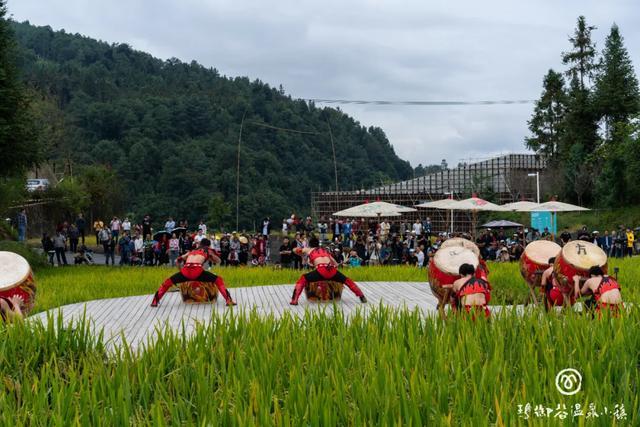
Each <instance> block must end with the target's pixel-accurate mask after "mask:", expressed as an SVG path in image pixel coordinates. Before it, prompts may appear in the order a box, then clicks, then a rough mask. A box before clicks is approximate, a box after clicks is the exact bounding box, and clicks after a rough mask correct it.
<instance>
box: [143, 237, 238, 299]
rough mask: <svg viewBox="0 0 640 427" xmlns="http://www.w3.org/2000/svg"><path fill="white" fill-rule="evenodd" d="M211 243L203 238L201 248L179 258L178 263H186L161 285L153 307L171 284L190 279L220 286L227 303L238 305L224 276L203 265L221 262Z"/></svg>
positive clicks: (219, 289)
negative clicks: (211, 247)
mask: <svg viewBox="0 0 640 427" xmlns="http://www.w3.org/2000/svg"><path fill="white" fill-rule="evenodd" d="M210 244H211V242H210V241H209V239H202V240H201V241H200V248H199V249H196V250H194V251H190V252H187V253H186V254H184V255H182V256H181V257H179V258H178V259H177V262H178V264H180V263H182V262H184V265H183V266H182V268H181V269H180V271H179V272H178V273H176V274H174V275H173V276H171V277H169V278H168V279H167V280H165V281H164V282H163V283H162V285H160V288H159V289H158V291H157V292H156V294H155V295H154V297H153V302H152V303H151V307H157V306H158V303H159V302H160V300H161V299H162V297H163V296H164V294H165V293H166V292H167V291H168V290H169V288H170V287H171V286H173V285H177V284H178V283H183V282H189V281H197V282H211V283H214V284H215V285H216V287H217V288H218V291H220V294H221V295H222V296H223V297H224V299H225V301H226V302H227V305H228V306H229V305H236V303H235V302H234V301H233V300H232V299H231V294H230V293H229V291H228V290H227V288H226V287H225V286H224V281H223V280H222V277H219V276H216V275H215V274H213V273H211V272H209V271H206V270H205V269H204V268H203V267H202V266H203V265H204V263H205V262H207V261H209V262H211V263H212V264H220V258H218V257H217V256H216V255H215V254H214V253H213V250H212V249H210V248H209V245H210Z"/></svg>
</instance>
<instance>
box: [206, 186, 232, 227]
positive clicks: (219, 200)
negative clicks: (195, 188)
mask: <svg viewBox="0 0 640 427" xmlns="http://www.w3.org/2000/svg"><path fill="white" fill-rule="evenodd" d="M230 218H231V204H229V202H226V201H225V200H224V197H222V194H215V195H214V196H213V197H211V199H210V200H209V220H210V221H211V222H212V224H211V225H212V226H213V227H218V228H219V229H224V226H225V223H226V222H227V221H229V219H230Z"/></svg>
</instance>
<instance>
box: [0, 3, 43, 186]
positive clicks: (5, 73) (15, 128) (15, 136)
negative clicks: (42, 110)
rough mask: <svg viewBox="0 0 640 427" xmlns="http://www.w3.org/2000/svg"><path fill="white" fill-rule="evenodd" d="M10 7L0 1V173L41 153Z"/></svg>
mask: <svg viewBox="0 0 640 427" xmlns="http://www.w3.org/2000/svg"><path fill="white" fill-rule="evenodd" d="M6 14H7V7H6V2H5V0H0V153H2V155H0V176H2V177H7V176H11V175H14V174H18V173H21V172H23V171H24V170H25V169H26V168H27V167H29V166H32V165H33V164H36V163H37V162H38V161H39V159H40V156H41V154H42V153H41V150H40V147H39V145H38V143H37V141H36V139H35V132H34V127H33V122H32V120H31V113H30V110H29V101H28V98H27V96H26V91H25V88H24V86H23V85H22V83H21V82H20V80H19V77H18V69H17V68H16V47H15V41H14V39H13V32H12V31H11V28H10V27H9V22H8V21H7V20H6V19H5V16H6Z"/></svg>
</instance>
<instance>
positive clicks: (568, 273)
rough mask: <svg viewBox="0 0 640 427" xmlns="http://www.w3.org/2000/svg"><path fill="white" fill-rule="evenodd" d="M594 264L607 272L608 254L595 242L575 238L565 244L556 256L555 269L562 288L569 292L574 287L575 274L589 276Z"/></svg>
mask: <svg viewBox="0 0 640 427" xmlns="http://www.w3.org/2000/svg"><path fill="white" fill-rule="evenodd" d="M593 266H598V267H601V268H602V270H603V271H604V272H605V273H606V272H607V254H605V253H604V251H603V250H602V249H600V248H599V247H598V246H597V245H594V244H593V243H589V242H584V241H582V240H574V241H571V242H569V243H567V244H566V245H564V247H563V248H562V250H561V251H560V254H559V255H558V256H557V257H556V262H555V264H554V265H553V271H554V273H555V274H556V280H557V281H558V286H560V289H561V290H562V291H563V292H567V293H569V292H571V290H572V289H573V276H575V275H578V276H581V277H587V278H588V277H589V269H590V268H591V267H593Z"/></svg>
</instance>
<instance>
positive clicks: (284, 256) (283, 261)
mask: <svg viewBox="0 0 640 427" xmlns="http://www.w3.org/2000/svg"><path fill="white" fill-rule="evenodd" d="M291 261H292V251H291V242H290V241H289V238H288V237H285V238H283V239H282V245H281V246H280V265H281V266H282V268H291Z"/></svg>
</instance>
